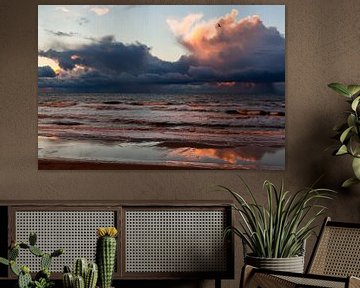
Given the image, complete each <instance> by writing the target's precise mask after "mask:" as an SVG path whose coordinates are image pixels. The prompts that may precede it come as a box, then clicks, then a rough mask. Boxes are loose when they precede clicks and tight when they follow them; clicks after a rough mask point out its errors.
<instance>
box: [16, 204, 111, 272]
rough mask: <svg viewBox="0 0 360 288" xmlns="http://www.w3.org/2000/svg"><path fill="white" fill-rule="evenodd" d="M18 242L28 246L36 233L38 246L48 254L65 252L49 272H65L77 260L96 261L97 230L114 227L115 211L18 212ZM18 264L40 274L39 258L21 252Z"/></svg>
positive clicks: (53, 263) (55, 260)
mask: <svg viewBox="0 0 360 288" xmlns="http://www.w3.org/2000/svg"><path fill="white" fill-rule="evenodd" d="M15 218H16V222H15V223H16V233H15V234H16V235H15V236H16V241H17V242H20V241H24V242H26V243H28V238H29V233H30V232H33V231H34V232H36V233H37V239H38V240H37V246H38V247H39V248H40V249H42V250H43V251H44V252H46V253H51V252H53V251H54V250H56V249H59V248H64V250H65V253H64V254H63V255H61V256H60V257H56V258H54V259H53V261H52V265H51V267H50V270H51V271H52V272H62V271H63V267H64V265H69V266H70V267H72V265H73V262H74V259H76V258H79V257H85V258H87V259H88V260H91V261H94V260H95V251H96V239H97V237H96V228H98V227H103V226H115V212H114V211H16V216H15ZM18 263H20V264H26V265H28V266H29V268H30V270H31V271H39V269H40V258H39V257H35V256H34V255H32V254H31V253H30V252H29V251H24V250H21V251H20V254H19V257H18Z"/></svg>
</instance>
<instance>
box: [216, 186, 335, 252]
mask: <svg viewBox="0 0 360 288" xmlns="http://www.w3.org/2000/svg"><path fill="white" fill-rule="evenodd" d="M241 180H242V179H241ZM242 182H243V184H244V188H245V192H246V193H247V194H248V195H249V196H250V198H251V201H250V202H248V201H246V200H245V199H244V198H243V196H241V195H240V194H239V193H236V192H234V191H233V190H231V189H229V188H227V187H224V186H220V187H221V188H222V189H224V190H226V191H227V192H229V193H230V194H231V195H232V196H233V197H234V198H235V200H236V204H234V205H233V208H234V209H235V210H236V211H237V212H238V213H239V215H240V221H239V225H240V227H239V228H237V227H235V226H232V227H228V228H227V229H226V230H225V235H226V234H228V233H230V232H233V233H234V234H235V235H237V236H239V237H240V238H241V239H242V240H243V243H244V244H245V245H247V246H248V247H249V248H250V250H251V251H252V256H255V257H266V258H288V257H294V256H297V255H301V253H302V249H303V244H304V241H305V240H306V239H308V238H309V237H310V235H311V234H312V233H314V229H315V227H316V224H315V223H314V222H316V221H315V220H316V219H317V218H318V217H319V216H321V215H323V214H324V211H325V210H326V207H325V206H323V205H319V204H318V203H317V202H318V200H321V199H332V197H331V196H332V195H333V193H334V191H332V190H329V189H314V188H305V189H302V190H300V191H298V192H296V193H294V194H292V193H290V191H285V189H284V186H283V184H282V185H281V187H280V189H277V188H276V187H275V185H274V184H272V183H271V182H270V181H267V180H266V181H265V182H264V189H265V190H266V193H267V205H266V207H265V206H263V205H261V204H260V203H258V202H257V200H256V199H255V197H254V193H253V192H252V191H251V189H250V188H249V186H248V185H247V184H246V183H245V182H244V180H242Z"/></svg>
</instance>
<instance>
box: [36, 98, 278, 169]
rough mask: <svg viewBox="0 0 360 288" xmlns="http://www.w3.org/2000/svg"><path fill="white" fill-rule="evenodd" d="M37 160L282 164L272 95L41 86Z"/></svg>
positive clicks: (211, 165) (255, 166)
mask: <svg viewBox="0 0 360 288" xmlns="http://www.w3.org/2000/svg"><path fill="white" fill-rule="evenodd" d="M38 139H39V145H38V157H39V160H51V159H53V160H65V161H97V162H103V163H116V164H122V163H123V164H132V165H134V167H135V168H136V167H138V168H141V167H142V165H151V167H154V169H156V167H166V166H172V167H181V168H184V167H185V168H189V169H192V168H198V169H258V170H259V169H266V170H281V169H284V168H285V97H284V95H277V94H253V95H249V94H244V95H241V94H235V93H234V94H226V93H224V94H219V93H217V94H211V93H203V94H201V93H200V94H194V93H192V94H191V95H189V94H181V93H174V94H170V93H163V94H151V93H139V94H137V93H54V92H51V93H45V92H43V93H40V95H39V97H38Z"/></svg>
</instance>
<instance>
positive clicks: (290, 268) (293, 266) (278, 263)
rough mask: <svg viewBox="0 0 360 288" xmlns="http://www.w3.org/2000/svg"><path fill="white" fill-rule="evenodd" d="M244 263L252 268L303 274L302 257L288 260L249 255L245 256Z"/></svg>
mask: <svg viewBox="0 0 360 288" xmlns="http://www.w3.org/2000/svg"><path fill="white" fill-rule="evenodd" d="M245 263H246V264H248V265H251V266H254V267H258V268H262V269H269V270H275V271H287V272H297V273H303V272H304V256H295V257H289V258H263V257H255V256H251V255H246V256H245Z"/></svg>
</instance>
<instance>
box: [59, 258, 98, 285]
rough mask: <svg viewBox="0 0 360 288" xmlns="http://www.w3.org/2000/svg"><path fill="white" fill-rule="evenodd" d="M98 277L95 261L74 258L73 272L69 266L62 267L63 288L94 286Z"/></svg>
mask: <svg viewBox="0 0 360 288" xmlns="http://www.w3.org/2000/svg"><path fill="white" fill-rule="evenodd" d="M97 279H98V267H97V265H96V263H91V262H90V263H88V261H87V260H86V259H85V258H79V259H76V261H75V263H74V273H71V269H70V267H69V266H65V267H64V273H63V287H64V288H95V287H96V282H97Z"/></svg>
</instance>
